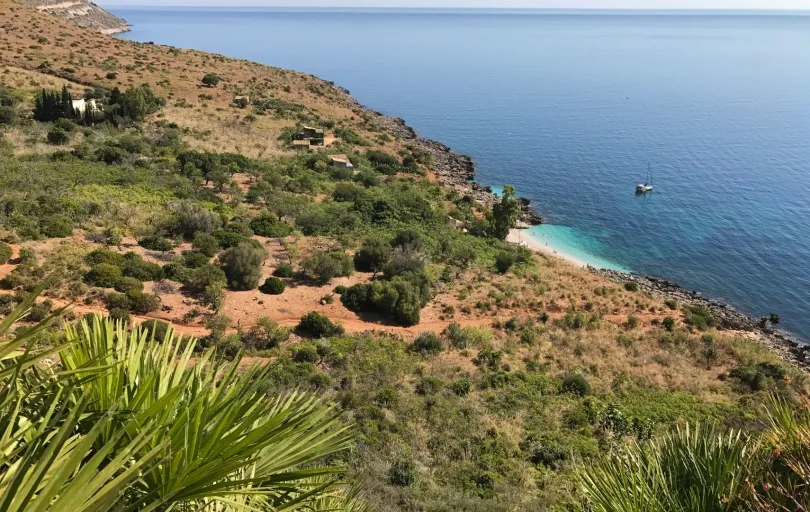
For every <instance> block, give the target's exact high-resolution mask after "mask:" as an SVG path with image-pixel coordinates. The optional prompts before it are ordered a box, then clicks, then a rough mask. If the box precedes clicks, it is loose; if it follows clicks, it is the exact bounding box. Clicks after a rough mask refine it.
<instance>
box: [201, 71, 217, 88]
mask: <svg viewBox="0 0 810 512" xmlns="http://www.w3.org/2000/svg"><path fill="white" fill-rule="evenodd" d="M219 81H220V78H219V75H218V74H216V73H208V74H206V75H205V76H204V77H203V78H202V83H203V85H204V86H206V87H213V88H216V86H217V84H219Z"/></svg>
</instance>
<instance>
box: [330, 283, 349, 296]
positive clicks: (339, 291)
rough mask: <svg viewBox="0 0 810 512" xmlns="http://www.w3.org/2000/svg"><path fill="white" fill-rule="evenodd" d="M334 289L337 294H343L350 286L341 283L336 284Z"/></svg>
mask: <svg viewBox="0 0 810 512" xmlns="http://www.w3.org/2000/svg"><path fill="white" fill-rule="evenodd" d="M332 291H333V292H335V293H336V294H337V295H343V294H344V293H346V292H347V291H349V288H348V287H347V286H343V285H342V284H340V285H338V286H335V289H334V290H332Z"/></svg>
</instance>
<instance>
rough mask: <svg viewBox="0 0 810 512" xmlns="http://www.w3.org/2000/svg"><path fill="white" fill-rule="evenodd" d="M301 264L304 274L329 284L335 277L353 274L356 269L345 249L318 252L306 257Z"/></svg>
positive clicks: (321, 282)
mask: <svg viewBox="0 0 810 512" xmlns="http://www.w3.org/2000/svg"><path fill="white" fill-rule="evenodd" d="M301 266H302V267H303V269H304V275H306V276H307V277H308V278H309V279H312V280H313V281H315V282H317V283H320V284H327V283H329V281H331V280H332V278H335V277H345V276H348V275H351V273H352V271H353V270H354V264H353V262H352V258H351V256H349V255H348V254H346V253H345V252H343V251H322V252H316V253H315V254H313V255H312V256H310V257H309V258H307V259H305V260H304V261H303V263H302V265H301Z"/></svg>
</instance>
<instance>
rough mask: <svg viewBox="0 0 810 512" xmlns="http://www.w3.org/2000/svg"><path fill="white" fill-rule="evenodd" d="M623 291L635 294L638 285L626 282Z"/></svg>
mask: <svg viewBox="0 0 810 512" xmlns="http://www.w3.org/2000/svg"><path fill="white" fill-rule="evenodd" d="M624 289H625V290H627V291H628V292H637V291H638V283H634V282H632V281H628V282H626V283H624Z"/></svg>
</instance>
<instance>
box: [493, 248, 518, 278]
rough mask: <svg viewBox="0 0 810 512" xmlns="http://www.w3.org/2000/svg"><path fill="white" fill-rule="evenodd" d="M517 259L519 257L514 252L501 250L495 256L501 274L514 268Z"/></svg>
mask: <svg viewBox="0 0 810 512" xmlns="http://www.w3.org/2000/svg"><path fill="white" fill-rule="evenodd" d="M516 261H517V257H516V256H515V253H514V252H512V251H501V252H499V253H498V255H497V256H495V268H497V269H498V272H500V273H501V274H505V273H507V272H508V271H509V269H510V268H512V266H513V265H514V264H515V262H516Z"/></svg>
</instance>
